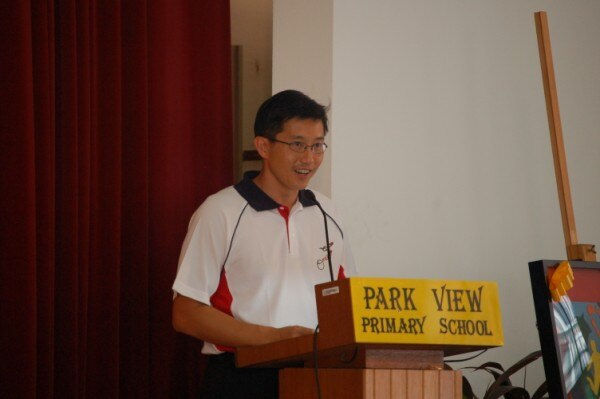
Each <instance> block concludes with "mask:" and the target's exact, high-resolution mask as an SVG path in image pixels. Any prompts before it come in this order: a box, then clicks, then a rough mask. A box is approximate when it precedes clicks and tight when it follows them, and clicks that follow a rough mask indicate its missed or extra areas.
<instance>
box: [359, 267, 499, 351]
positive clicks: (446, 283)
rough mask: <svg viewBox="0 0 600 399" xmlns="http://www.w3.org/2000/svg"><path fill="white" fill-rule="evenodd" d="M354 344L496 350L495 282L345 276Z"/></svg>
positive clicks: (496, 306)
mask: <svg viewBox="0 0 600 399" xmlns="http://www.w3.org/2000/svg"><path fill="white" fill-rule="evenodd" d="M350 292H351V296H352V318H353V323H354V334H355V338H356V342H358V343H404V344H440V345H473V346H501V345H503V344H504V337H503V333H502V320H501V315H500V306H499V301H498V288H497V285H496V283H493V282H487V281H453V280H416V279H389V278H363V277H352V278H350Z"/></svg>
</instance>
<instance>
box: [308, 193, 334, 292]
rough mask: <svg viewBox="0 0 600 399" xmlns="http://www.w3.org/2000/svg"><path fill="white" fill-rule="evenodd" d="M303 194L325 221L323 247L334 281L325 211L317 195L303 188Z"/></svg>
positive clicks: (330, 275)
mask: <svg viewBox="0 0 600 399" xmlns="http://www.w3.org/2000/svg"><path fill="white" fill-rule="evenodd" d="M304 195H305V197H306V198H307V199H309V200H310V201H312V202H314V203H315V205H316V206H317V207H318V208H319V210H320V211H321V213H322V214H323V220H324V222H325V244H326V245H325V248H326V249H327V263H329V277H330V278H331V281H335V279H334V278H333V266H332V263H331V250H330V247H329V229H328V228H327V213H326V212H325V210H324V209H323V207H322V206H321V204H320V203H319V201H317V197H315V193H313V192H312V191H310V190H309V189H305V190H304Z"/></svg>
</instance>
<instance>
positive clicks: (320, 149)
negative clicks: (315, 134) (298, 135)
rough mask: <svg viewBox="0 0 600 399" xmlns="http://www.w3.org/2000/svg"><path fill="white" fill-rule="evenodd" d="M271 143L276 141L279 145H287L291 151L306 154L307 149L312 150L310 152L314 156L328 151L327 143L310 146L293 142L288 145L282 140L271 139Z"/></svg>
mask: <svg viewBox="0 0 600 399" xmlns="http://www.w3.org/2000/svg"><path fill="white" fill-rule="evenodd" d="M269 140H270V141H275V142H277V143H281V144H287V145H288V146H289V147H290V149H291V150H292V151H294V152H305V151H306V150H307V149H309V148H310V150H311V151H312V153H313V154H322V153H324V152H325V150H326V149H327V144H325V143H321V142H319V143H314V144H313V145H308V144H304V143H302V142H300V141H292V142H291V143H288V142H287V141H281V140H277V139H269Z"/></svg>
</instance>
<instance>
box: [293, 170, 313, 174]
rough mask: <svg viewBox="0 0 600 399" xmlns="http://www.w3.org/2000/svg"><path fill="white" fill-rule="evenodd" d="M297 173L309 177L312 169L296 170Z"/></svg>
mask: <svg viewBox="0 0 600 399" xmlns="http://www.w3.org/2000/svg"><path fill="white" fill-rule="evenodd" d="M296 173H298V174H300V175H307V174H309V173H310V169H296Z"/></svg>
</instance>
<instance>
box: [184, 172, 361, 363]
mask: <svg viewBox="0 0 600 399" xmlns="http://www.w3.org/2000/svg"><path fill="white" fill-rule="evenodd" d="M256 175H257V172H250V173H247V174H246V175H245V177H244V179H243V180H242V181H241V182H240V183H238V184H236V185H235V186H231V187H228V188H226V189H223V190H221V191H219V192H218V193H216V194H214V195H211V196H210V197H208V198H207V199H206V201H205V202H204V203H203V204H202V205H201V206H200V208H198V210H197V211H196V212H195V213H194V215H193V216H192V219H191V221H190V224H189V228H188V233H187V236H186V238H185V241H184V243H183V248H182V251H181V255H180V258H179V267H178V271H177V277H176V278H175V283H174V284H173V290H174V291H175V292H176V293H179V294H181V295H184V296H187V297H189V298H192V299H195V300H197V301H199V302H202V303H205V304H210V305H212V306H214V307H215V308H218V309H220V310H221V311H223V312H225V313H227V314H230V315H232V316H233V317H235V318H236V319H239V320H242V321H246V322H250V323H255V324H260V325H266V326H272V327H284V326H289V325H301V326H305V327H308V328H315V327H316V325H317V310H316V303H315V294H314V286H315V285H316V284H319V283H323V282H327V281H329V280H330V273H329V267H328V262H327V252H326V247H325V241H326V240H325V227H324V219H323V214H322V213H321V211H320V210H319V208H318V207H317V206H315V205H314V203H312V201H311V200H310V199H308V198H307V197H306V195H305V194H304V191H300V192H299V199H298V201H297V202H296V203H295V204H294V206H293V207H292V209H288V208H286V207H284V206H281V205H279V204H278V203H276V202H275V201H274V200H272V199H271V198H270V197H269V196H267V195H266V194H265V193H264V192H263V191H262V190H261V189H260V188H258V186H256V185H255V184H254V182H253V181H252V179H253V178H254V177H255V176H256ZM315 195H316V198H317V200H318V201H319V203H320V204H321V206H322V207H323V208H324V210H325V212H326V213H327V214H328V216H329V217H328V218H327V222H328V230H329V241H330V244H331V250H332V253H331V257H332V264H333V273H334V276H335V277H336V278H343V277H348V276H352V275H355V274H356V267H355V265H354V261H353V259H352V255H351V252H350V248H349V246H348V243H347V242H346V241H345V240H344V237H343V233H342V228H341V225H340V222H339V220H337V216H336V212H335V209H334V207H333V204H332V202H331V200H329V199H328V198H327V197H325V196H323V195H321V194H319V193H315ZM232 350H233V349H232V348H226V347H221V346H218V347H217V346H216V345H214V344H212V343H207V342H205V343H204V347H203V349H202V352H203V353H205V354H217V353H222V352H223V351H232Z"/></svg>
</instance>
